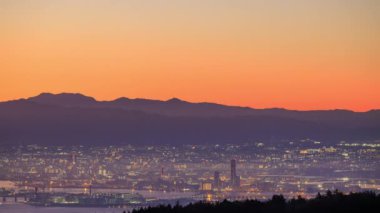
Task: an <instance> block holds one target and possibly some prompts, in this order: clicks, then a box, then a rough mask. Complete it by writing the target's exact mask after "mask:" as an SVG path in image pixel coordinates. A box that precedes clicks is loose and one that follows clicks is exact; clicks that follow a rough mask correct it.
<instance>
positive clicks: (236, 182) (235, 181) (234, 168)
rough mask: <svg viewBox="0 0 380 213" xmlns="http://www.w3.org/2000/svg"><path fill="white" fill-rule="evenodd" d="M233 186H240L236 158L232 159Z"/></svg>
mask: <svg viewBox="0 0 380 213" xmlns="http://www.w3.org/2000/svg"><path fill="white" fill-rule="evenodd" d="M231 186H232V187H239V186H240V177H239V176H237V175H236V160H235V159H232V160H231Z"/></svg>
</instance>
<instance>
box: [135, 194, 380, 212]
mask: <svg viewBox="0 0 380 213" xmlns="http://www.w3.org/2000/svg"><path fill="white" fill-rule="evenodd" d="M214 212H215V213H227V212H228V213H245V212H255V213H272V212H273V213H275V212H276V213H277V212H286V213H293V212H294V213H302V212H310V213H327V212H345V213H347V212H380V195H379V194H376V193H374V192H361V193H351V194H348V195H345V194H343V193H341V192H338V191H335V192H331V191H327V192H326V194H324V195H321V194H319V193H318V195H317V196H316V197H315V198H313V199H309V200H306V199H304V198H302V197H298V198H293V199H290V200H286V199H285V198H284V197H283V196H282V195H274V196H273V197H272V199H271V200H268V201H258V200H246V201H234V202H230V201H227V200H224V201H222V202H216V203H206V202H199V203H195V204H189V205H187V206H180V205H175V206H170V205H167V206H158V207H148V208H141V209H138V210H133V211H132V213H214Z"/></svg>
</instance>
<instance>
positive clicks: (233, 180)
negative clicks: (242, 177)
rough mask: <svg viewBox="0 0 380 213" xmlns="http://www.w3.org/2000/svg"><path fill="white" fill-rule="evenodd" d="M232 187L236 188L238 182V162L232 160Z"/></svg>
mask: <svg viewBox="0 0 380 213" xmlns="http://www.w3.org/2000/svg"><path fill="white" fill-rule="evenodd" d="M230 181H231V185H232V186H234V185H235V182H236V160H235V159H232V160H231V179H230Z"/></svg>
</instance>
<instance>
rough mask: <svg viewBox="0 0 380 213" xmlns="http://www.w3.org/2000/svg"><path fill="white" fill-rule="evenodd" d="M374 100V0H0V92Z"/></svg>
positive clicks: (349, 103) (377, 36) (377, 23)
mask: <svg viewBox="0 0 380 213" xmlns="http://www.w3.org/2000/svg"><path fill="white" fill-rule="evenodd" d="M40 92H53V93H59V92H80V93H84V94H86V95H89V96H93V97H95V98H97V99H99V100H110V99H114V98H117V97H120V96H126V97H130V98H136V97H141V98H152V99H169V98H171V97H179V98H181V99H185V100H188V101H194V102H199V101H208V102H217V103H223V104H229V105H242V106H251V107H254V108H270V107H283V108H288V109H300V110H309V109H335V108H345V109H352V110H356V111H365V110H369V109H374V108H380V1H379V0H315V1H311V0H303V1H296V0H276V1H275V0H265V1H264V0H263V1H256V0H188V1H182V0H151V1H147V0H135V1H132V0H131V1H128V0H125V1H122V0H108V1H105V0H104V1H100V0H88V1H85V0H72V1H69V0H67V1H64V0H45V1H41V0H29V1H26V0H17V1H15V0H0V100H10V99H16V98H21V97H29V96H34V95H37V94H38V93H40Z"/></svg>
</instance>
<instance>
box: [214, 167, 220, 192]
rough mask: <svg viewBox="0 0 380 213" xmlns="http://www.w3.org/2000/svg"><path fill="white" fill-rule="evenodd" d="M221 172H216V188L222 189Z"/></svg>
mask: <svg viewBox="0 0 380 213" xmlns="http://www.w3.org/2000/svg"><path fill="white" fill-rule="evenodd" d="M220 182H221V181H220V173H219V172H218V171H215V172H214V189H217V190H219V189H220V185H221V184H220Z"/></svg>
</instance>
